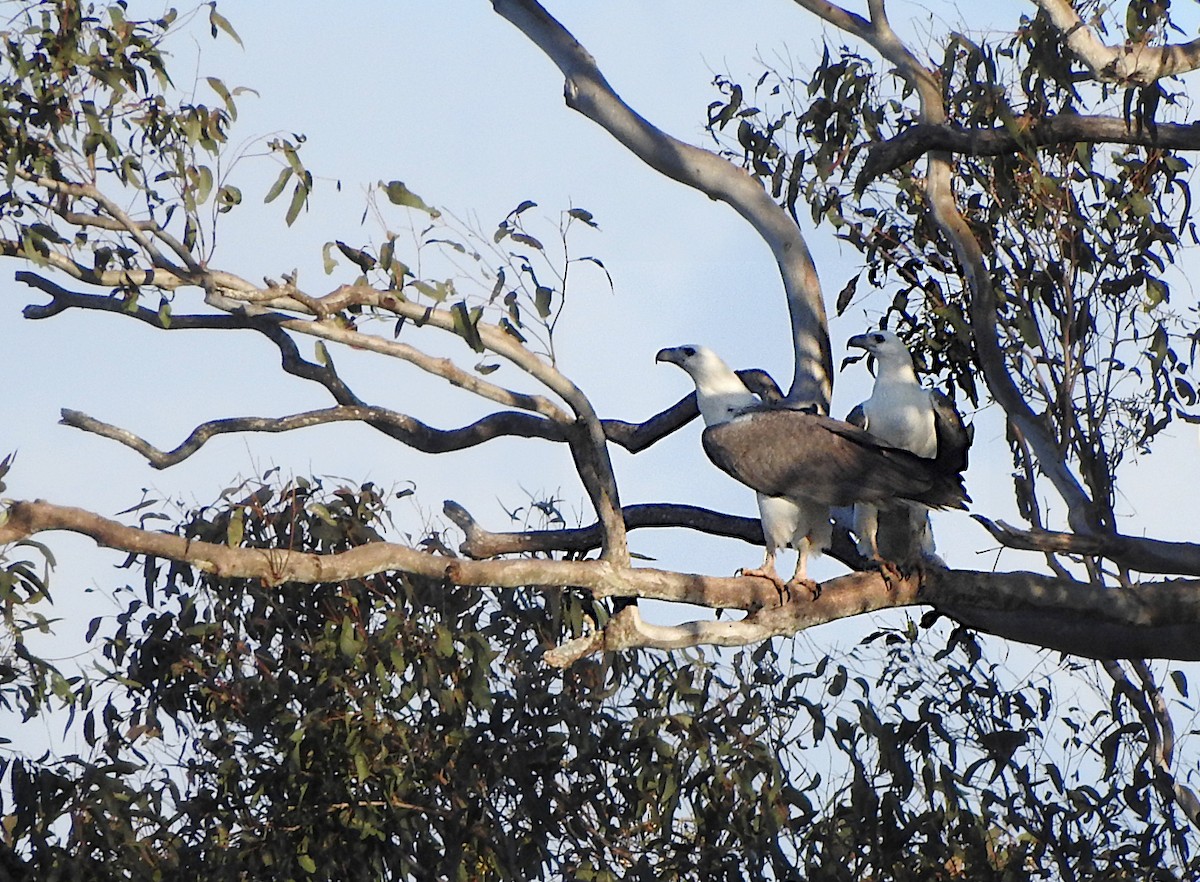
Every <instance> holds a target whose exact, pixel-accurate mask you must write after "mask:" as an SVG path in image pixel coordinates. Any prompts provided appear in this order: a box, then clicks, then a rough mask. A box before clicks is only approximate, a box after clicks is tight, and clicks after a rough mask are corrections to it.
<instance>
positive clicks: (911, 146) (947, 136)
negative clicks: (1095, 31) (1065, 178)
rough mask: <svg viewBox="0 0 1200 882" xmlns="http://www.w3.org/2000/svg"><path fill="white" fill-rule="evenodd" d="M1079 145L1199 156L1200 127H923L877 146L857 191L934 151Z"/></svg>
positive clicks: (1043, 122) (1097, 123) (1100, 121)
mask: <svg viewBox="0 0 1200 882" xmlns="http://www.w3.org/2000/svg"><path fill="white" fill-rule="evenodd" d="M1079 142H1086V143H1105V144H1134V145H1140V146H1144V147H1161V148H1164V149H1173V150H1198V149H1200V123H1191V124H1186V125H1185V124H1177V123H1158V124H1157V125H1154V126H1152V127H1149V126H1148V127H1131V126H1130V125H1129V123H1128V121H1126V120H1124V119H1121V118H1119V117H1111V116H1083V115H1080V114H1073V113H1068V114H1061V115H1059V116H1053V117H1049V118H1046V119H1039V120H1037V121H1036V122H1033V123H1032V124H1031V125H1029V126H1028V127H1027V128H1026V129H1025V130H1024V131H1021V132H1014V131H1012V130H1011V129H1008V128H993V129H966V128H963V127H962V126H958V125H953V124H951V123H943V124H939V125H935V124H932V123H918V124H917V125H914V126H912V127H911V128H908V129H906V130H905V131H903V132H902V133H901V134H899V135H897V136H896V137H894V138H891V139H889V140H887V141H882V142H880V143H878V144H875V145H873V146H872V147H871V149H870V152H869V154H868V156H867V160H866V162H865V163H864V165H863V169H862V171H861V172H860V173H859V175H858V178H857V180H856V181H855V184H854V186H855V189H856V190H857V191H858V192H860V193H861V192H862V191H863V190H864V189H865V188H866V186H867V184H869V183H870V182H871V181H873V180H875V179H876V178H878V177H879V176H880V175H883V174H886V173H887V172H890V171H893V170H895V169H897V168H899V167H900V166H902V165H904V164H905V163H907V162H911V161H912V160H914V159H916V158H917V157H919V156H921V155H923V154H925V153H928V152H930V151H934V150H941V151H947V152H951V153H961V154H965V155H968V156H999V155H1001V154H1004V153H1014V152H1016V151H1019V150H1027V149H1029V148H1031V147H1049V146H1057V145H1060V144H1076V143H1079Z"/></svg>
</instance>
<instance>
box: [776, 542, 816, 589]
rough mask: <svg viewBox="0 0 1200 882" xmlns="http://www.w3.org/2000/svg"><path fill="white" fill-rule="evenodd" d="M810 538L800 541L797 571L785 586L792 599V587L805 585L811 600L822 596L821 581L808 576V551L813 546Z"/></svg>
mask: <svg viewBox="0 0 1200 882" xmlns="http://www.w3.org/2000/svg"><path fill="white" fill-rule="evenodd" d="M811 544H812V543H811V542H809V540H808V539H803V540H801V541H800V543H799V545H800V547H799V548H798V549H797V555H796V572H794V573H793V574H792V578H790V579H788V580H787V583H786V584H785V585H784V586H783V591H784V593H785V594H786V595H787V599H788V600H791V599H792V589H793V588H800V587H803V588H804V590H805V591H806V592H807V593H808V597H809V599H810V600H816V599H817V598H818V597H820V596H821V583H820V582H816V581H813V580H812V579H810V578H808V552H809V548H810V546H811Z"/></svg>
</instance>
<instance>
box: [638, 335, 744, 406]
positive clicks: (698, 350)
mask: <svg viewBox="0 0 1200 882" xmlns="http://www.w3.org/2000/svg"><path fill="white" fill-rule="evenodd" d="M654 360H655V361H666V362H669V363H671V364H674V365H678V366H679V367H681V368H683V369H684V370H685V371H687V372H688V376H690V377H691V378H692V381H693V382H694V383H695V384H696V404H697V405H698V406H699V407H700V416H701V417H702V418H703V419H704V425H706V426H716V425H720V424H721V423H727V422H729V421H730V420H731V419H733V418H734V417H735V416H737V415H738V414H739V413H741V412H742V411H744V410H745V409H746V408H748V407H754V406H755V405H758V404H760V403H761V402H760V401H759V399H758V396H757V395H755V394H754V393H753V392H751V391H750V390H749V389H747V388H746V384H745V383H743V382H742V380H741V378H740V377H739V376H738V375H737V374H735V373H734V372H733V369H732V368H731V367H730V366H729V365H727V364H726V363H725V362H724V361H722V360H721V357H720V356H719V355H717V354H716V353H715V352H713V351H712V350H711V349H708V348H707V347H704V346H697V345H695V344H691V343H689V344H686V345H684V346H673V347H671V348H669V349H660V350H659V352H658V355H656V356H655V357H654Z"/></svg>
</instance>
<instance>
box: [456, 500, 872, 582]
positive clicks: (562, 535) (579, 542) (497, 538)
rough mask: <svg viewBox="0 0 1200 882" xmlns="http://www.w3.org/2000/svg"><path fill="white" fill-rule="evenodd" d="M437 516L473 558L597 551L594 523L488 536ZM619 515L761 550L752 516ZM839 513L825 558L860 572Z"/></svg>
mask: <svg viewBox="0 0 1200 882" xmlns="http://www.w3.org/2000/svg"><path fill="white" fill-rule="evenodd" d="M442 512H443V513H444V514H445V515H446V517H448V518H449V519H450V520H451V521H452V522H453V523H454V525H455V526H456V527H458V528H459V529H460V530H462V532H463V537H464V538H463V542H462V543H461V544H460V545H459V547H458V550H459V551H460V552H461V553H462V554H465V555H466V556H467V557H470V558H474V559H476V560H480V559H485V558H490V557H498V556H499V555H504V554H546V553H549V552H555V551H558V552H568V553H572V554H582V553H585V552H588V551H592V550H594V549H596V548H599V547H600V540H601V535H600V527H599V525H598V524H592V525H590V526H587V527H577V528H574V529H569V528H564V529H561V530H523V531H517V532H510V533H493V532H491V531H490V530H486V529H484V528H483V527H481V526H480V525H479V522H478V521H476V520H475V518H474V517H472V516H471V514H470V512H468V511H467V510H466V509H465V508H463V507H462V506H461V505H459V504H458V503H457V502H454V501H452V500H449V499H448V500H446V502H445V503H444V504H443V506H442ZM621 513H622V517H624V519H625V526H626V528H627V529H629V530H639V529H643V528H648V527H676V528H681V529H687V530H695V531H697V532H700V533H705V534H707V535H709V536H723V537H725V538H729V539H741V540H742V541H743V542H748V543H749V544H751V545H758V546H761V545H762V544H763V541H764V540H763V532H762V522H761V521H759V519H758V518H748V517H742V516H740V515H731V514H724V513H722V512H716V511H712V510H711V509H707V508H701V507H699V506H696V505H680V504H673V503H664V502H654V503H644V504H641V505H627V506H625V507H624V508H623V509H622V510H621ZM843 515H844V516H843V517H840V518H837V519H836V522H835V524H834V533H833V546H832V547H831V548H830V549H829V552H828V553H829V556H830V557H832V558H834V559H835V560H838V561H841V562H842V563H844V564H846V566H848V567H850V568H851V569H856V570H861V569H865V568H867V567H868V566H869V565H870V563H869V561H868V560H867V559H866V558H864V557H863V556H862V555H860V554H859V552H858V549H857V547H856V546H855V544H854V540H853V539H852V538H851V537H850V532H849V528H848V526H847V525H848V524H849V523H850V522H851V520H852V512H850V511H849V510H847V511H845V512H843Z"/></svg>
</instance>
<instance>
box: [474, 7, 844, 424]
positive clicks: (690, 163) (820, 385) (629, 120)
mask: <svg viewBox="0 0 1200 882" xmlns="http://www.w3.org/2000/svg"><path fill="white" fill-rule="evenodd" d="M492 6H493V7H494V8H495V10H496V12H498V13H499V14H500V15H502V16H503V17H504V18H506V19H507V20H508V21H510V22H512V24H514V25H515V26H516V27H517V28H518V29H519V30H520V31H521V32H522V33H523V34H525V36H526V37H528V38H529V39H530V40H531V41H533V43H534V44H535V45H537V47H538V48H539V49H541V50H542V52H544V53H545V54H546V55H547V57H549V58H550V60H551V61H553V62H554V63H555V64H556V65H557V66H558V68H559V70H560V71H562V74H563V76H564V77H565V79H566V84H565V97H566V102H567V106H568V107H570V108H571V109H573V110H577V111H579V112H580V113H582V114H583V115H584V116H586V117H587V118H588V119H590V120H592V121H593V122H595V123H597V124H598V125H600V126H601V127H603V128H604V129H605V131H607V132H608V133H609V134H611V135H612V136H613V137H614V138H616V139H617V140H618V141H620V142H621V144H622V145H624V146H625V147H626V148H627V149H628V150H629V151H630V152H632V153H633V154H634V155H635V156H636V157H638V158H639V159H641V160H642V161H643V162H645V163H646V164H647V165H649V166H650V167H651V168H653V169H654V170H656V171H658V172H660V173H662V174H664V175H666V176H667V177H670V178H672V179H673V180H676V181H679V182H680V183H683V184H686V185H687V186H689V187H693V188H695V189H697V190H699V191H700V192H702V193H704V194H706V195H707V196H709V197H710V198H712V199H717V200H720V201H722V202H725V203H726V204H728V205H729V206H730V207H732V208H733V209H734V210H735V211H737V212H738V214H740V215H741V216H742V217H743V218H745V219H746V220H747V221H748V222H749V223H750V224H751V225H752V226H753V227H754V229H755V230H756V231H757V232H758V234H759V235H760V236H762V238H763V240H764V241H765V242H766V243H767V244H768V245H769V246H770V248H771V252H772V254H774V256H775V260H776V263H777V264H778V265H779V270H780V273H781V275H782V277H783V285H784V290H785V291H786V293H787V299H788V308H789V310H790V313H791V318H792V331H793V334H792V337H793V341H794V344H795V356H796V359H795V374H794V377H793V380H792V386H791V389H790V390H789V391H788V396H787V398H788V401H789V402H792V403H796V404H806V403H815V404H816V405H817V406H818V407H819V408H820V409H821V410H822V412H825V413H828V412H829V402H830V395H831V390H832V385H831V384H832V376H833V356H832V354H831V352H830V348H829V331H828V324H827V322H826V317H825V301H824V298H823V297H822V296H821V287H820V281H819V280H818V278H817V271H816V266H815V264H814V263H813V260H812V256H811V255H810V254H809V251H808V245H807V243H806V242H805V241H804V237H803V236H802V235H801V234H800V230H799V229H798V228H797V227H796V225H795V223H794V222H793V221H792V219H791V218H790V217H789V216H788V215H787V213H786V212H785V211H784V210H783V209H781V208H780V207H779V206H778V205H776V204H775V201H774V200H773V199H772V198H771V196H770V194H769V193H768V192H767V191H766V190H764V189H763V188H762V186H761V185H760V184H759V183H758V182H757V181H755V180H754V179H753V178H752V177H751V176H750V175H749V174H747V173H746V172H745V171H744V170H742V169H740V168H738V167H736V166H734V165H732V164H731V163H729V162H727V161H726V160H724V159H722V158H721V157H719V156H717V155H716V154H714V153H711V152H709V151H707V150H703V149H701V148H699V147H694V146H692V145H690V144H686V143H684V142H682V141H679V140H677V139H675V138H672V137H671V136H670V135H668V134H666V133H665V132H663V131H661V130H660V129H657V128H655V127H654V126H653V125H651V124H650V123H649V122H648V121H647V120H645V119H644V118H643V117H641V116H639V115H638V114H637V113H636V112H635V111H634V110H633V109H632V108H630V107H629V105H627V104H626V103H625V102H624V101H622V100H621V98H620V97H619V96H618V95H617V93H616V92H615V91H614V90H613V88H612V86H610V85H609V83H608V81H607V80H606V79H605V78H604V75H603V74H602V73H601V72H600V69H599V67H598V66H597V64H596V60H595V59H594V58H593V57H592V56H591V55H590V54H589V53H588V52H587V50H585V49H584V48H583V47H582V46H581V45H580V44H579V43H578V41H576V40H575V38H574V37H572V36H571V34H570V33H568V32H567V30H566V29H565V28H564V27H563V26H562V25H561V24H560V23H559V22H558V21H557V20H555V19H554V18H553V17H552V16H551V15H550V14H549V13H548V12H546V10H545V9H543V8H542V7H541V6H540V5H539V4H538V3H536V2H535V0H493V3H492Z"/></svg>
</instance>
